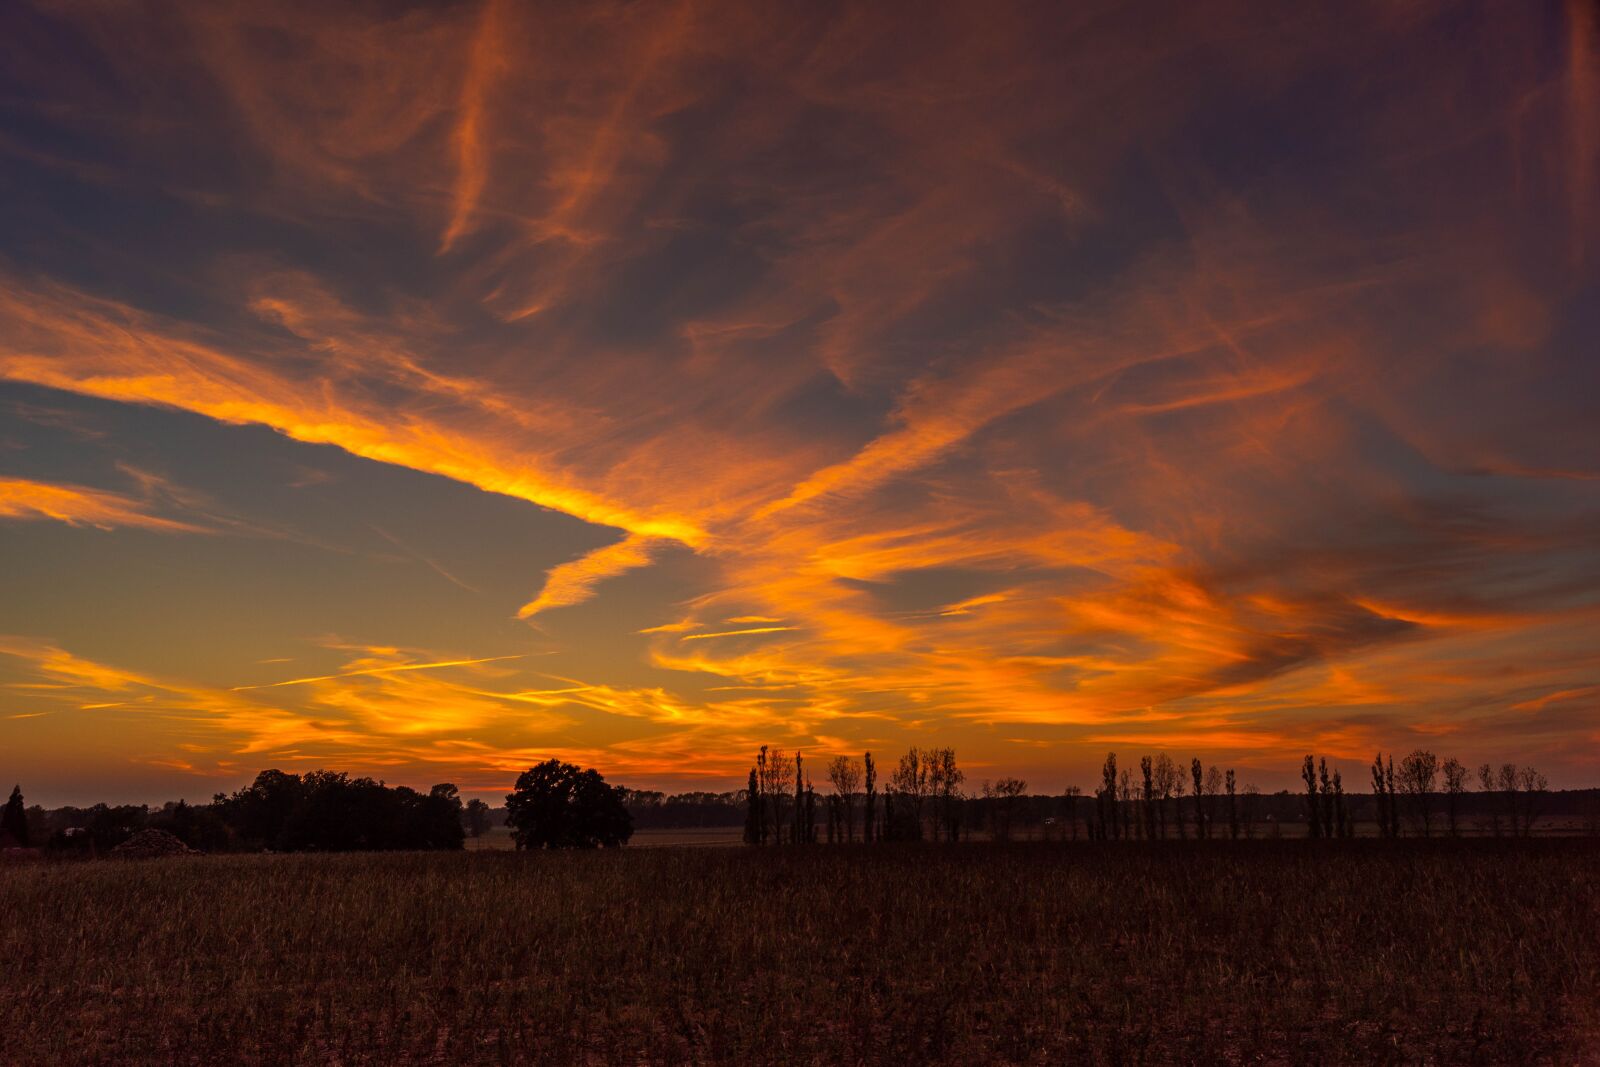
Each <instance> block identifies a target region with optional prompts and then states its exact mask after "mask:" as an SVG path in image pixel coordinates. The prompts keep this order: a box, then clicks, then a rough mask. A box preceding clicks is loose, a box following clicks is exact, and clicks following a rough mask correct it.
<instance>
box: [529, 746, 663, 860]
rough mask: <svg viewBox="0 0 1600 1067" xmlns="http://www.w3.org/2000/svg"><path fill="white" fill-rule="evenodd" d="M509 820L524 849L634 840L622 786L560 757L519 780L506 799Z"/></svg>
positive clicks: (608, 845) (610, 845)
mask: <svg viewBox="0 0 1600 1067" xmlns="http://www.w3.org/2000/svg"><path fill="white" fill-rule="evenodd" d="M506 822H507V824H509V825H510V826H511V828H512V836H513V837H514V838H515V839H516V842H517V847H518V848H519V849H539V848H596V847H602V846H603V847H605V848H616V847H617V846H619V845H622V844H626V843H627V840H628V838H630V837H632V836H633V817H632V816H631V815H629V814H628V809H627V808H626V807H624V806H623V804H622V790H621V789H620V788H619V787H617V786H611V785H607V784H606V780H605V779H604V778H602V777H601V776H600V773H599V772H598V771H595V770H593V769H590V770H579V769H578V768H577V767H575V766H573V765H572V764H570V763H562V762H561V761H560V760H555V759H549V760H545V761H544V762H543V763H540V764H538V765H536V766H533V767H530V768H528V769H527V770H526V771H523V772H522V774H521V775H519V776H518V778H517V784H516V789H515V790H514V791H513V792H511V793H509V794H507V795H506Z"/></svg>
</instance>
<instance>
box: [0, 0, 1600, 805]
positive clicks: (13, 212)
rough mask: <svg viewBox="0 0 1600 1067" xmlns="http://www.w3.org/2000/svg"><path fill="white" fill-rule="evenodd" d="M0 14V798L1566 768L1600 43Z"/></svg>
mask: <svg viewBox="0 0 1600 1067" xmlns="http://www.w3.org/2000/svg"><path fill="white" fill-rule="evenodd" d="M1595 12H1596V8H1595V7H1594V6H1593V5H1591V4H1589V3H1586V2H1582V0H1576V2H1573V3H1570V4H1562V3H1548V4H1541V3H1535V2H1528V0H1507V2H1503V3H1458V2H1439V3H1426V2H1419V3H1359V2H1351V0H1336V2H1329V3H1326V4H1323V3H1279V2H1261V3H1226V2H1224V3H1207V4H1187V3H1170V4H1149V5H1143V4H1126V3H1111V2H1107V3H1099V2H1087V3H1072V4H1056V3H1041V4H1015V5H1013V4H991V3H985V4H972V3H952V4H948V5H938V4H919V5H915V6H914V7H898V6H897V5H884V4H852V5H846V4H827V3H821V4H786V5H771V6H768V5H762V4H750V3H712V2H696V3H668V2H663V3H604V2H595V3H544V4H531V3H514V2H511V0H488V2H487V3H484V2H480V0H470V2H464V3H458V4H448V5H447V4H438V3H414V4H403V3H379V2H363V3H351V4H328V3H265V4H264V3H226V2H206V3H190V4H155V3H128V2H121V0H118V2H111V0H70V2H68V0H61V2H59V3H48V2H46V3H39V2H35V0H21V2H13V3H8V4H4V5H0V57H3V61H0V785H3V786H4V787H6V788H9V786H10V785H11V783H12V781H13V780H18V781H21V782H22V783H23V785H24V789H25V791H26V792H27V795H28V798H29V800H30V801H38V802H42V803H46V804H56V803H68V802H73V803H81V802H88V801H93V800H99V799H107V800H134V801H160V800H163V799H167V798H172V797H177V796H187V797H189V798H190V799H191V800H193V799H204V798H206V797H209V796H210V795H211V794H212V793H214V792H216V791H218V790H225V789H232V788H235V787H237V786H238V785H239V784H241V783H243V782H245V781H247V780H248V779H249V778H250V777H252V776H253V775H254V773H255V772H256V771H257V770H259V769H261V768H264V767H281V768H284V769H286V770H307V769H311V768H313V767H324V766H325V767H333V768H337V769H344V770H350V771H352V772H359V773H366V774H372V775H374V776H376V777H382V778H386V779H388V780H389V781H390V782H391V783H395V782H403V783H406V784H411V785H419V786H425V785H427V784H430V783H432V782H436V781H445V780H448V781H454V782H456V783H458V784H459V785H460V786H461V787H462V789H463V791H464V792H467V793H470V794H484V795H495V794H502V793H504V792H505V790H506V788H507V787H508V786H509V784H510V782H511V779H512V778H513V777H514V776H515V773H516V771H518V770H520V769H522V768H525V767H527V766H528V765H529V764H530V763H531V762H534V761H537V760H539V759H543V758H546V757H548V756H558V757H561V758H563V759H568V760H572V761H575V762H580V763H582V764H584V765H586V766H587V765H593V766H595V767H598V768H599V769H600V770H601V771H602V772H603V773H604V774H606V775H607V776H608V777H609V778H610V779H612V780H613V781H620V782H623V783H626V784H629V785H634V786H639V787H659V788H666V789H672V790H676V789H688V788H714V789H730V788H736V787H738V786H739V785H741V784H742V778H743V775H744V772H745V770H746V768H747V767H748V766H749V761H750V755H751V752H752V751H753V749H754V748H755V747H756V746H758V745H760V744H763V743H770V744H774V745H780V746H783V747H784V748H786V749H794V748H801V749H803V750H804V751H805V753H806V754H807V757H808V761H809V760H811V759H815V760H816V763H815V764H814V766H816V767H818V768H819V769H820V766H821V763H822V761H823V759H824V758H825V757H826V756H827V755H830V754H834V753H845V752H848V753H859V752H860V751H862V750H863V749H872V750H874V751H875V752H878V753H882V754H884V755H887V756H891V757H892V755H893V754H894V753H896V752H897V751H903V750H904V749H905V747H906V746H908V745H913V744H916V745H931V744H939V745H953V746H954V747H955V748H956V750H957V753H958V756H959V757H960V758H961V761H962V763H963V764H964V765H965V767H966V769H967V773H968V775H969V778H970V779H971V781H972V782H974V783H976V782H977V781H979V780H981V779H982V778H985V777H994V776H998V775H1002V774H1016V775H1019V776H1021V777H1024V778H1026V779H1028V781H1029V782H1030V785H1031V786H1032V787H1033V788H1034V789H1035V790H1041V791H1042V790H1050V791H1059V790H1060V789H1061V788H1062V787H1063V786H1065V785H1067V784H1069V783H1075V784H1082V785H1090V784H1092V781H1093V779H1094V775H1095V768H1097V767H1098V764H1099V762H1100V761H1101V760H1102V759H1103V758H1104V755H1105V753H1106V752H1107V751H1108V750H1116V751H1117V752H1118V753H1119V754H1121V755H1122V757H1123V758H1124V759H1129V758H1134V759H1136V758H1137V756H1138V755H1139V754H1140V753H1144V752H1159V751H1167V752H1170V753H1172V754H1173V755H1174V756H1181V757H1182V758H1184V759H1185V760H1187V758H1188V757H1189V756H1190V755H1199V756H1201V757H1202V758H1203V759H1205V760H1206V761H1207V762H1215V763H1219V764H1223V765H1227V766H1235V767H1238V768H1240V776H1241V781H1253V782H1256V783H1258V784H1259V785H1260V786H1261V787H1262V788H1264V789H1275V788H1279V787H1281V786H1287V785H1288V784H1290V781H1291V779H1292V778H1293V776H1294V773H1295V766H1296V764H1297V762H1298V760H1299V757H1300V755H1301V754H1302V753H1305V752H1309V751H1315V752H1318V753H1326V754H1328V755H1329V756H1331V757H1334V758H1335V762H1338V763H1340V764H1341V765H1343V766H1344V767H1345V771H1346V775H1347V776H1355V778H1356V780H1357V781H1358V783H1359V785H1360V788H1363V789H1364V788H1365V784H1364V773H1363V772H1362V771H1361V765H1362V764H1364V763H1365V762H1367V761H1369V760H1370V759H1371V756H1372V753H1373V751H1374V750H1376V749H1378V748H1382V749H1385V750H1391V749H1392V750H1398V751H1399V752H1401V753H1404V752H1406V751H1409V750H1410V749H1412V748H1414V747H1418V746H1425V747H1428V748H1432V749H1434V750H1435V751H1437V752H1439V753H1440V754H1441V755H1446V754H1453V755H1457V756H1459V757H1460V758H1462V759H1463V760H1465V761H1468V762H1471V763H1474V764H1475V763H1477V762H1480V761H1483V760H1494V761H1496V762H1499V761H1501V760H1517V761H1519V762H1531V763H1534V764H1536V765H1537V766H1538V767H1539V768H1540V769H1541V770H1544V771H1545V772H1546V773H1547V774H1548V775H1549V777H1550V780H1551V783H1552V785H1554V786H1578V785H1594V784H1597V779H1600V352H1597V351H1596V349H1597V342H1600V26H1597V20H1596V14H1595Z"/></svg>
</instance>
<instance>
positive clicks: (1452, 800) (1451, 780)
mask: <svg viewBox="0 0 1600 1067" xmlns="http://www.w3.org/2000/svg"><path fill="white" fill-rule="evenodd" d="M1441 769H1442V770H1443V771H1444V799H1445V809H1444V814H1445V825H1446V826H1447V827H1448V828H1449V831H1450V836H1451V837H1460V836H1461V796H1462V794H1463V793H1465V792H1466V791H1467V769H1466V767H1464V766H1462V764H1461V761H1460V760H1458V759H1456V758H1455V757H1454V756H1451V757H1450V758H1449V759H1447V760H1445V761H1444V765H1443V767H1442V768H1441Z"/></svg>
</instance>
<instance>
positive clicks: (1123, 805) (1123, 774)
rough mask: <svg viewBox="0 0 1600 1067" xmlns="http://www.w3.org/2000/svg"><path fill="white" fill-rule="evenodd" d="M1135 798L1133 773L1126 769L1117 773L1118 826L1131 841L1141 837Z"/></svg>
mask: <svg viewBox="0 0 1600 1067" xmlns="http://www.w3.org/2000/svg"><path fill="white" fill-rule="evenodd" d="M1133 797H1134V792H1133V772H1132V771H1130V770H1129V769H1128V768H1127V767H1124V768H1122V770H1120V771H1118V772H1117V825H1118V826H1120V827H1121V832H1122V836H1123V837H1126V838H1129V839H1132V838H1135V837H1138V836H1139V825H1138V824H1139V820H1138V819H1137V818H1136V817H1135V815H1136V813H1135V811H1134V808H1133Z"/></svg>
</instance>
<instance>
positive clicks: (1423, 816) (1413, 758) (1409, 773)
mask: <svg viewBox="0 0 1600 1067" xmlns="http://www.w3.org/2000/svg"><path fill="white" fill-rule="evenodd" d="M1438 777H1439V757H1438V756H1435V755H1434V754H1433V753H1432V752H1429V751H1427V750H1426V749H1421V748H1419V749H1415V750H1413V751H1412V753H1411V755H1409V756H1407V757H1406V758H1405V759H1403V760H1401V761H1400V788H1402V789H1403V790H1405V794H1406V796H1407V798H1409V800H1410V808H1411V818H1412V821H1413V823H1414V825H1415V826H1416V827H1417V828H1418V829H1419V830H1420V831H1421V832H1422V836H1423V837H1430V836H1432V834H1433V787H1434V783H1435V781H1436V780H1437V779H1438Z"/></svg>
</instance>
